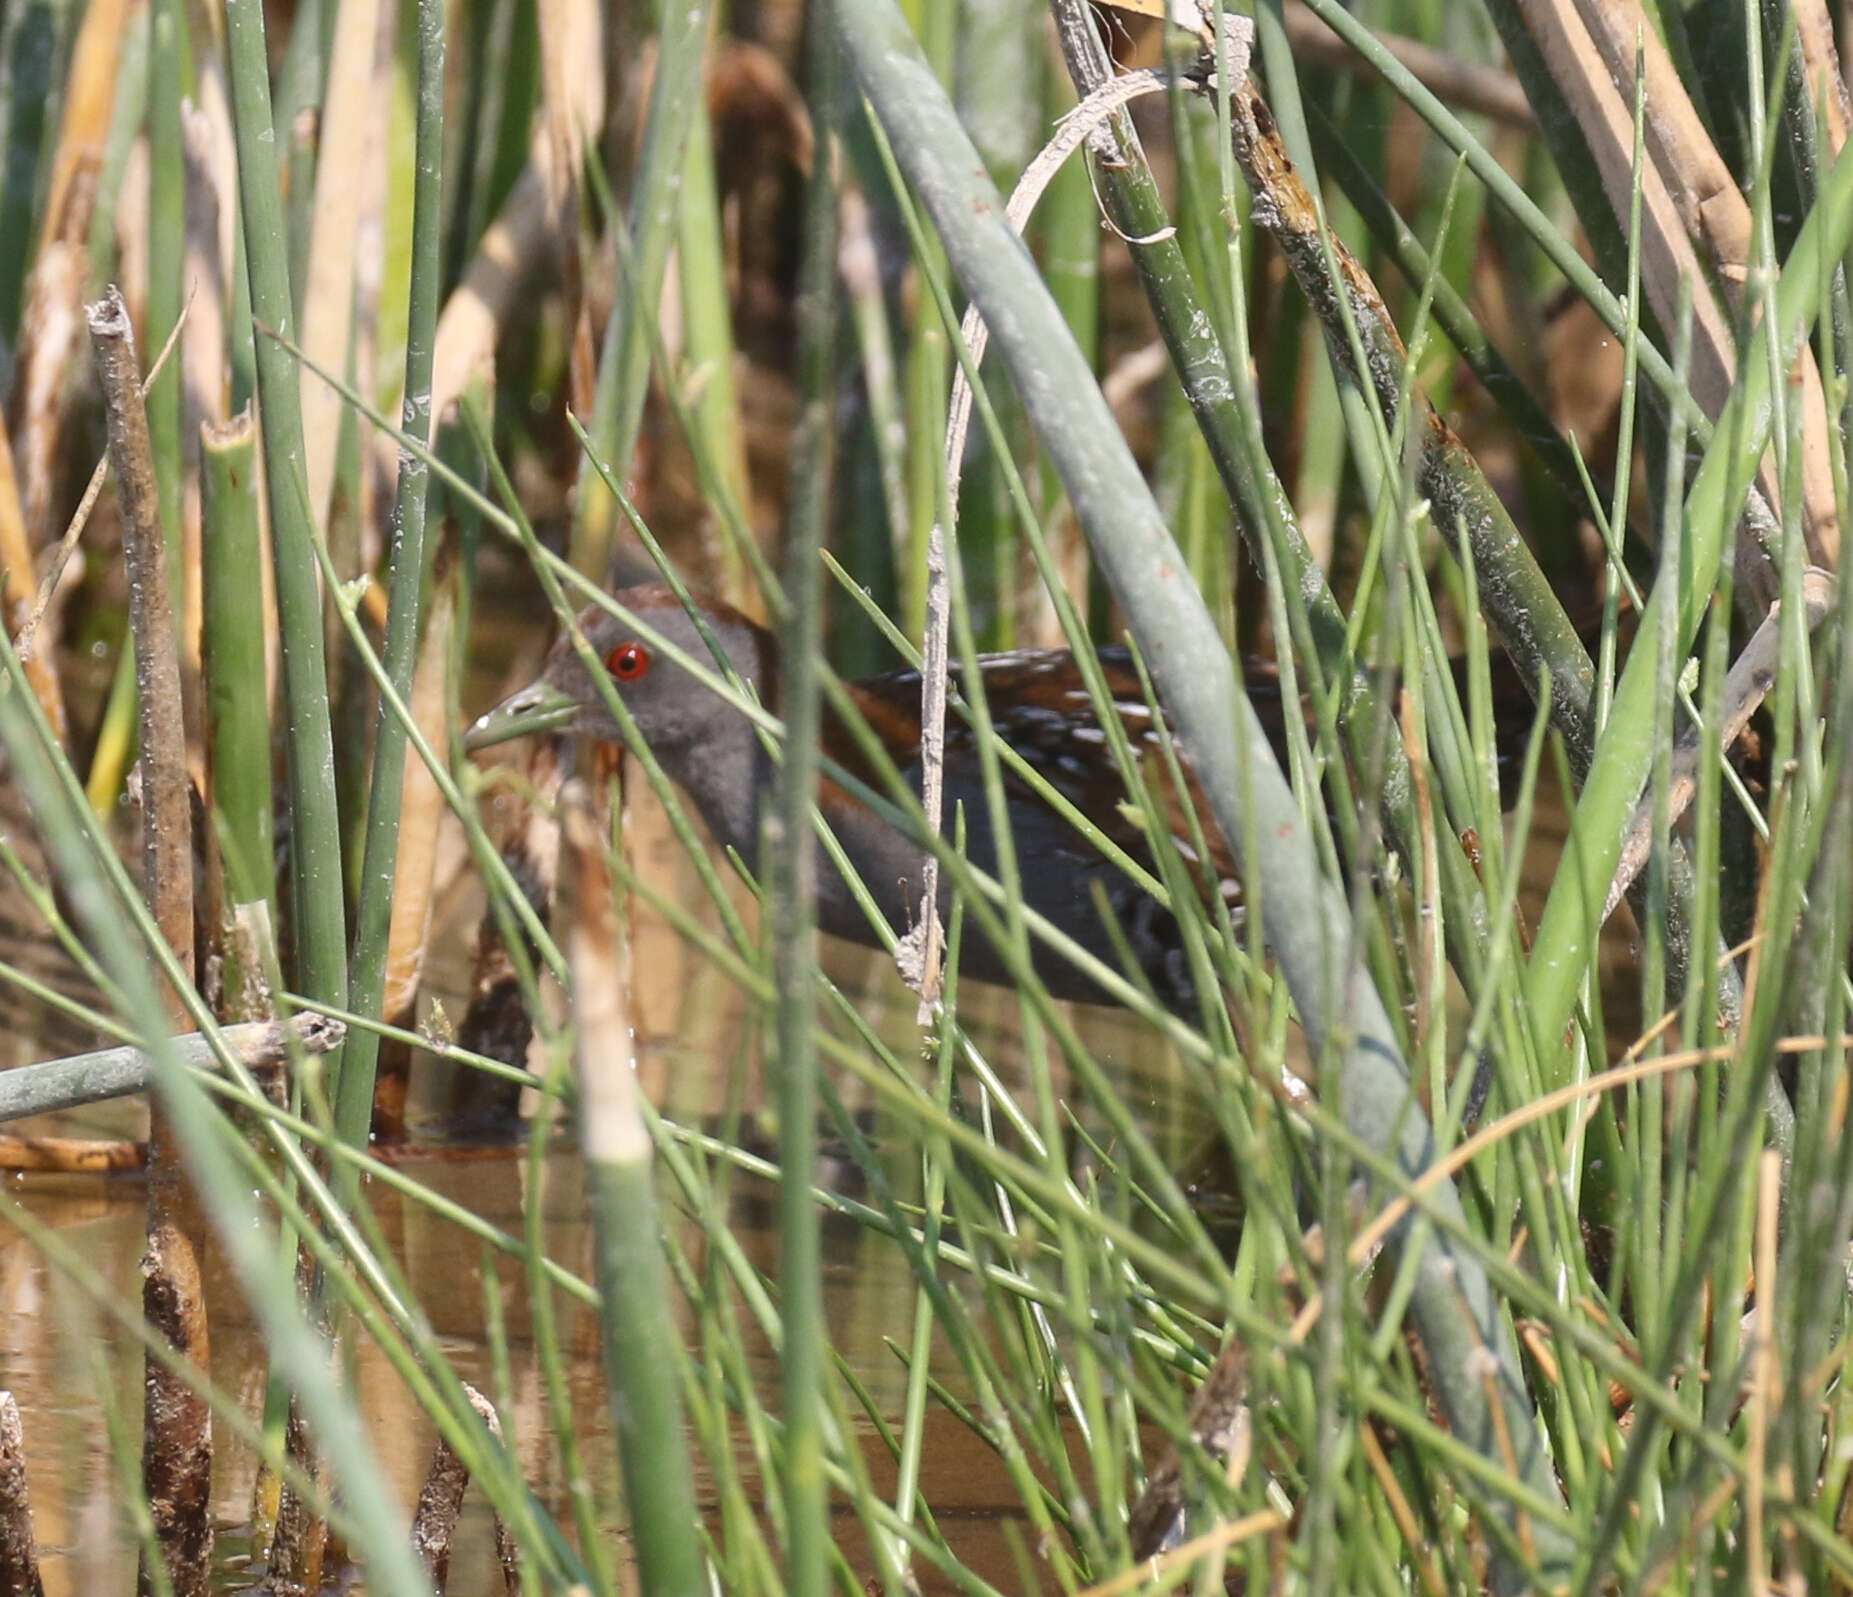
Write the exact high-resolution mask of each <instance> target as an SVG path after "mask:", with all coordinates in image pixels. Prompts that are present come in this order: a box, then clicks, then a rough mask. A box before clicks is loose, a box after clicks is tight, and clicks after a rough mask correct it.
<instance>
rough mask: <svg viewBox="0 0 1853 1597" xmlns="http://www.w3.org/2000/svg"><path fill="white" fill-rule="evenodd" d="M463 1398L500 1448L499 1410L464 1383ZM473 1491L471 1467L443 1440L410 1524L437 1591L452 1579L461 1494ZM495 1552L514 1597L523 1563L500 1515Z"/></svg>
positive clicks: (505, 1585)
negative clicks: (453, 1553)
mask: <svg viewBox="0 0 1853 1597" xmlns="http://www.w3.org/2000/svg"><path fill="white" fill-rule="evenodd" d="M463 1392H464V1396H465V1397H467V1398H468V1399H469V1400H470V1407H471V1408H473V1409H475V1410H476V1413H477V1417H478V1418H480V1419H481V1420H482V1422H483V1426H484V1428H485V1429H487V1431H488V1432H489V1434H490V1435H491V1436H492V1437H494V1438H495V1440H496V1441H498V1442H500V1441H501V1440H502V1420H501V1416H500V1415H498V1414H497V1413H496V1411H495V1405H494V1404H493V1403H491V1402H490V1401H489V1399H488V1398H486V1397H484V1396H483V1394H482V1393H481V1392H479V1391H477V1390H476V1388H475V1387H473V1386H471V1385H470V1383H469V1382H468V1381H465V1382H464V1383H463ZM469 1486H470V1467H469V1465H468V1464H466V1463H464V1461H463V1459H462V1458H461V1457H460V1456H459V1454H458V1453H457V1451H456V1449H455V1448H453V1447H452V1446H451V1445H450V1443H449V1442H447V1441H445V1440H444V1438H443V1437H441V1436H440V1437H439V1438H438V1440H437V1446H436V1447H434V1448H433V1449H432V1452H431V1467H430V1469H429V1470H428V1471H427V1472H426V1474H425V1484H424V1488H423V1490H421V1491H420V1492H419V1494H418V1512H417V1513H416V1514H415V1515H414V1516H413V1518H412V1546H413V1548H414V1549H415V1550H416V1551H417V1553H418V1556H419V1557H420V1558H422V1559H423V1560H424V1561H425V1568H426V1569H428V1570H430V1571H431V1582H432V1584H433V1585H434V1586H435V1587H436V1588H437V1589H438V1590H439V1591H443V1590H444V1589H445V1587H446V1585H447V1583H448V1582H449V1579H450V1550H451V1543H452V1540H453V1539H454V1538H455V1536H456V1534H457V1522H458V1520H459V1519H460V1518H461V1517H462V1512H463V1494H464V1493H465V1492H466V1491H468V1490H469ZM495 1552H496V1561H497V1563H498V1564H499V1565H500V1566H501V1570H502V1589H503V1590H504V1591H505V1592H507V1593H509V1594H510V1597H513V1594H514V1593H515V1592H518V1591H520V1590H521V1564H520V1557H519V1554H518V1552H517V1550H516V1547H515V1542H514V1538H513V1537H512V1536H510V1535H509V1533H508V1527H507V1526H506V1525H505V1524H503V1522H502V1516H501V1515H500V1514H497V1515H496V1516H495Z"/></svg>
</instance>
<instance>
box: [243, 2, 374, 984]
mask: <svg viewBox="0 0 1853 1597" xmlns="http://www.w3.org/2000/svg"><path fill="white" fill-rule="evenodd" d="M225 30H226V61H227V65H228V67H229V69H230V74H231V90H232V95H231V98H232V125H233V129H234V133H235V136H236V138H237V143H238V183H239V197H240V210H241V212H242V214H243V217H244V238H245V265H246V270H247V274H248V277H249V281H250V289H251V312H252V316H253V318H254V319H255V320H256V321H257V322H258V323H260V324H262V326H264V327H266V328H269V329H271V330H273V331H274V332H275V333H276V334H277V335H278V336H277V337H276V338H260V339H258V341H257V351H256V354H257V387H258V395H259V399H260V401H261V404H262V408H263V417H264V465H265V469H266V478H267V481H268V484H269V491H270V532H271V559H272V563H273V564H274V566H275V569H276V583H277V618H278V623H279V631H280V634H281V638H282V645H283V695H284V703H285V705H286V708H287V716H288V727H289V740H288V748H289V784H290V811H291V824H292V826H293V827H294V832H293V835H292V839H291V849H290V896H291V902H292V906H293V910H294V913H293V916H292V923H293V924H294V926H295V928H296V963H297V965H298V967H299V969H300V972H301V976H300V985H301V987H302V989H303V991H304V992H306V993H308V994H309V995H310V996H311V997H312V998H315V999H317V1000H318V1001H329V1002H333V1003H337V1004H341V1003H345V1001H346V998H347V932H346V912H345V909H344V906H343V903H342V882H341V832H340V816H339V813H338V805H337V802H336V798H335V785H334V768H335V766H334V732H333V728H332V725H331V723H330V720H329V713H328V675H327V664H326V659H325V654H324V649H323V644H322V610H321V594H320V590H319V587H318V585H317V582H316V575H315V537H316V532H315V524H314V521H313V518H312V517H311V515H310V513H309V490H308V483H307V481H306V480H305V479H304V476H303V440H302V401H301V390H300V388H299V386H298V384H299V383H300V381H301V373H300V369H299V367H298V364H297V361H296V359H295V358H294V356H292V355H291V354H290V352H289V350H288V349H287V348H286V347H285V344H284V343H283V342H281V341H280V340H287V339H291V338H293V336H294V333H293V327H294V322H295V313H294V311H293V309H292V307H291V302H290V274H289V265H288V254H287V252H288V248H289V242H288V237H287V235H286V233H285V231H284V226H283V208H282V205H281V203H280V202H279V199H278V196H277V184H276V170H275V165H274V162H273V160H272V159H271V158H270V154H269V152H270V151H271V150H272V149H273V148H274V145H273V143H272V138H271V133H272V129H271V121H270V78H269V64H268V56H267V53H266V49H265V42H264V15H263V7H262V5H261V3H260V0H229V3H228V4H227V6H226V8H225Z"/></svg>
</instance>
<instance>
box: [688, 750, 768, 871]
mask: <svg viewBox="0 0 1853 1597" xmlns="http://www.w3.org/2000/svg"><path fill="white" fill-rule="evenodd" d="M679 763H680V765H681V769H680V770H679V771H677V772H676V773H675V774H676V776H677V777H678V778H679V779H680V781H681V784H682V786H683V787H684V788H686V789H687V790H688V794H689V796H690V797H691V798H692V799H694V801H695V807H696V808H697V809H699V810H700V811H701V818H702V819H703V820H704V821H706V822H707V824H708V830H709V831H710V832H712V833H713V834H714V840H715V841H716V842H717V843H720V844H721V845H722V846H724V847H731V848H735V849H738V850H739V852H740V856H741V858H743V859H745V860H746V861H747V862H748V863H749V864H752V863H755V862H756V860H757V857H758V853H759V813H760V807H761V796H762V795H763V794H764V793H765V792H766V791H767V790H768V788H769V787H770V785H771V781H772V760H771V757H770V756H769V755H768V754H767V753H766V751H765V747H764V745H762V744H761V743H760V741H759V736H758V734H757V733H756V732H754V730H753V724H752V722H750V721H748V720H747V718H746V717H745V716H744V715H730V716H728V717H727V718H726V722H725V730H723V731H721V732H719V733H718V734H717V735H713V736H710V737H707V738H704V739H703V740H702V741H700V742H699V743H696V744H695V745H694V746H693V747H691V748H690V749H689V750H688V752H687V754H686V756H685V757H684V758H683V760H682V761H680V762H679Z"/></svg>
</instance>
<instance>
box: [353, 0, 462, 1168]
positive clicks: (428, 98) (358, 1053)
mask: <svg viewBox="0 0 1853 1597" xmlns="http://www.w3.org/2000/svg"><path fill="white" fill-rule="evenodd" d="M417 150H418V153H417V164H416V168H415V172H416V175H415V178H414V180H413V190H412V285H411V305H410V310H409V312H408V317H407V327H406V344H405V399H404V404H403V412H402V415H401V422H402V425H403V426H404V428H405V430H406V431H407V432H408V433H410V434H411V435H412V436H413V437H415V438H428V437H429V436H430V433H431V369H432V360H433V352H434V346H435V343H436V332H437V314H438V301H439V300H440V298H441V297H442V294H443V248H442V247H443V211H442V204H441V201H442V195H443V178H444V7H443V5H442V4H441V3H439V0H420V3H419V7H418V147H417ZM430 490H431V468H430V467H429V466H428V465H427V464H426V463H425V460H424V458H423V457H422V456H420V455H417V454H414V453H412V452H411V451H409V450H402V451H401V452H400V455H399V491H398V498H397V500H396V501H395V503H394V505H393V523H392V524H393V539H392V576H391V596H390V605H389V608H388V610H387V618H386V643H385V647H384V649H383V650H382V651H381V659H382V663H383V664H384V666H385V670H386V676H387V679H388V680H389V681H390V682H391V683H392V687H393V692H394V693H395V694H396V695H397V696H398V697H399V699H400V700H402V701H403V700H406V699H409V698H410V697H411V693H412V672H413V670H414V668H415V667H416V665H417V663H418V621H419V614H420V601H421V598H422V592H423V583H424V579H425V520H426V506H427V502H428V500H429V498H430ZM405 756H406V728H405V723H404V722H403V721H401V720H400V719H399V717H398V715H397V714H396V713H394V711H393V709H392V707H391V706H390V705H388V704H387V703H386V702H385V701H384V700H382V701H381V704H380V711H379V723H378V730H377V731H376V733H375V736H374V745H373V781H372V790H371V794H370V796H369V798H368V802H367V843H366V854H365V864H364V866H363V867H362V870H361V889H360V903H359V907H358V909H357V911H356V914H355V929H354V960H353V967H352V970H351V971H350V975H349V982H350V986H351V989H352V998H351V1000H350V1001H351V1002H352V1004H353V1006H354V1007H355V1008H356V1009H358V1010H360V1011H361V1012H362V1013H363V1014H370V1013H372V1012H373V1011H375V1010H376V1009H378V1007H379V1005H380V1002H381V996H382V994H383V993H384V991H385V985H386V954H387V940H388V936H389V933H390V931H391V927H392V896H393V881H394V876H395V873H396V871H397V868H398V856H399V800H400V795H401V792H402V790H403V788H404V783H405ZM378 1060H379V1040H378V1038H377V1037H375V1036H374V1035H373V1033H371V1032H366V1031H363V1032H360V1033H358V1034H357V1035H356V1036H355V1038H354V1040H353V1044H352V1046H351V1047H350V1049H349V1050H348V1053H347V1055H346V1056H345V1059H344V1061H343V1063H342V1067H341V1076H340V1081H339V1083H338V1085H337V1088H336V1094H335V1129H336V1130H337V1131H338V1132H339V1133H340V1134H341V1136H342V1138H343V1139H344V1140H345V1141H347V1142H349V1143H351V1144H353V1145H354V1146H355V1147H360V1146H362V1145H364V1144H365V1142H366V1139H367V1129H368V1125H369V1123H370V1120H371V1117H372V1113H373V1082H374V1071H375V1066H376V1065H377V1063H378Z"/></svg>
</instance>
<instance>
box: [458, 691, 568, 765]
mask: <svg viewBox="0 0 1853 1597" xmlns="http://www.w3.org/2000/svg"><path fill="white" fill-rule="evenodd" d="M578 708H579V705H578V703H577V701H576V700H574V699H573V698H572V696H571V695H570V694H567V693H564V692H562V691H561V690H560V689H559V688H556V687H555V686H554V685H553V684H552V683H551V682H547V681H545V680H543V681H539V682H530V683H529V684H528V685H527V686H526V687H525V688H523V689H521V691H520V692H518V693H511V694H510V695H509V696H508V697H507V698H505V699H504V700H503V701H502V702H501V703H500V704H498V705H497V706H496V707H495V708H494V709H493V710H491V711H489V712H488V714H486V715H484V716H482V717H481V718H480V719H479V720H478V721H477V722H476V724H475V725H474V726H472V727H471V728H470V729H469V731H467V732H465V733H464V734H463V747H464V749H465V750H466V751H467V752H468V753H471V754H474V753H475V752H476V751H477V750H478V749H486V748H492V747H493V746H494V745H495V744H497V743H506V742H508V740H509V739H510V738H518V737H526V736H528V734H529V733H531V732H564V731H565V730H566V728H567V727H568V726H570V725H571V724H572V719H573V715H574V713H575V712H576V711H577V710H578Z"/></svg>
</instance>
